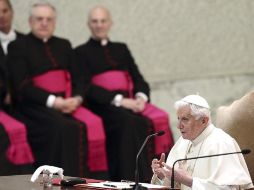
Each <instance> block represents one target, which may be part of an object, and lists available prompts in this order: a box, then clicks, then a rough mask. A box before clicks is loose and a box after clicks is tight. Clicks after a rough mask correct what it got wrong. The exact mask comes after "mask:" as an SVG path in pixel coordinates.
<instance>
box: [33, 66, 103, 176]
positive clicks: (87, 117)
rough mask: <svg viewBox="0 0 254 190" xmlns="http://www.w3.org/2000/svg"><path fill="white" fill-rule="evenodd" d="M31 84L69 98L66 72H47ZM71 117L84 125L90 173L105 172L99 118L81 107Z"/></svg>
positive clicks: (69, 92)
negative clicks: (62, 93) (63, 94)
mask: <svg viewBox="0 0 254 190" xmlns="http://www.w3.org/2000/svg"><path fill="white" fill-rule="evenodd" d="M33 83H34V85H35V86H37V87H39V88H42V89H44V90H46V91H48V92H50V93H61V92H64V93H65V97H66V98H68V97H70V96H71V78H70V75H69V73H68V72H67V71H63V70H52V71H48V72H46V73H43V74H41V75H39V76H36V77H34V78H33ZM72 116H73V117H74V118H75V119H77V120H79V121H81V122H83V123H85V124H86V129H87V141H88V167H89V169H90V171H105V170H107V169H108V166H107V158H106V137H105V133H104V127H103V123H102V120H101V118H100V117H98V116H97V115H95V114H94V113H92V112H91V111H89V110H88V109H86V108H85V107H82V106H80V107H79V108H77V109H76V110H75V111H74V112H73V113H72Z"/></svg>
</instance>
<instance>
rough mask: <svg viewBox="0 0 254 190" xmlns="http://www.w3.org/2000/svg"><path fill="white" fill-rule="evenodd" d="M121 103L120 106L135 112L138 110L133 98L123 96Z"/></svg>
mask: <svg viewBox="0 0 254 190" xmlns="http://www.w3.org/2000/svg"><path fill="white" fill-rule="evenodd" d="M121 105H122V107H124V108H126V109H129V110H132V111H133V112H135V113H137V112H138V111H139V108H138V106H137V102H136V100H135V99H131V98H123V99H122V102H121Z"/></svg>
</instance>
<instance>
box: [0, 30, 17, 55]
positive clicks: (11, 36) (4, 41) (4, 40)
mask: <svg viewBox="0 0 254 190" xmlns="http://www.w3.org/2000/svg"><path fill="white" fill-rule="evenodd" d="M16 37H17V34H16V33H15V32H14V30H13V29H11V30H10V32H9V33H8V34H5V33H3V32H1V31H0V41H1V45H2V48H3V51H4V54H5V55H6V54H7V53H8V52H7V51H8V49H7V47H8V44H9V43H10V42H12V41H14V40H15V39H16Z"/></svg>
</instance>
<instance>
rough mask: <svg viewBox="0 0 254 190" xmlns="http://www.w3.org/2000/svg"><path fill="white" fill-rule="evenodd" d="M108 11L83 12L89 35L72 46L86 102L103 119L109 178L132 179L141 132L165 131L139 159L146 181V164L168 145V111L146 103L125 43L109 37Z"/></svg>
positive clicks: (99, 8)
mask: <svg viewBox="0 0 254 190" xmlns="http://www.w3.org/2000/svg"><path fill="white" fill-rule="evenodd" d="M111 26H112V20H111V15H110V12H109V11H108V10H107V8H105V7H103V6H96V7H94V8H93V9H92V10H91V11H90V12H89V15H88V27H89V29H90V31H91V38H90V39H89V40H88V41H87V42H86V43H84V44H82V45H80V46H79V47H77V48H76V53H77V56H78V61H79V64H80V69H81V72H83V75H84V76H85V81H84V84H83V89H84V91H85V95H86V97H84V99H85V100H86V101H85V103H87V105H88V107H89V108H91V109H92V110H93V111H94V112H95V113H96V114H98V115H100V116H101V117H102V118H103V121H104V124H105V130H106V139H107V153H108V163H109V172H110V178H111V180H115V181H119V180H121V179H126V180H134V170H135V158H136V155H137V153H138V150H139V148H140V147H141V145H142V143H143V141H144V140H145V138H146V136H148V135H150V134H152V133H154V132H158V131H160V130H163V131H165V133H166V134H165V135H164V136H162V137H157V138H155V139H152V140H151V141H150V142H149V143H148V144H147V146H146V148H145V150H144V152H143V154H142V155H141V157H140V158H141V160H140V163H142V164H140V168H139V171H140V179H141V181H149V180H150V177H151V175H152V174H151V171H150V170H149V165H150V162H151V160H152V158H154V157H155V156H156V155H160V154H161V153H162V152H166V153H167V152H168V151H169V150H170V149H171V147H172V146H173V138H172V134H171V131H170V126H169V117H168V114H167V113H166V112H165V111H163V110H161V109H159V108H157V107H155V106H154V105H152V104H150V103H149V101H150V97H149V96H150V88H149V85H148V83H147V82H146V81H145V79H144V77H143V76H142V74H141V73H140V71H139V69H138V66H137V65H136V63H135V61H134V59H133V57H132V55H131V53H130V51H129V49H128V47H127V45H125V44H124V43H117V42H111V41H110V40H109V36H108V33H109V31H110V29H111Z"/></svg>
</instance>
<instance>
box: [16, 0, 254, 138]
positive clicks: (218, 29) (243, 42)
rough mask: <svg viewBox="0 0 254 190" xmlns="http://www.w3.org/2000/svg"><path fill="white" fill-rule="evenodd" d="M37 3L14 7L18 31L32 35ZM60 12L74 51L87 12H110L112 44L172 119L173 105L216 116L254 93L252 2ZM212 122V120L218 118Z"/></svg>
mask: <svg viewBox="0 0 254 190" xmlns="http://www.w3.org/2000/svg"><path fill="white" fill-rule="evenodd" d="M32 2H34V1H33V0H26V1H21V0H12V3H13V6H14V10H15V12H16V13H15V22H14V26H15V28H17V29H18V30H20V31H23V32H27V31H29V29H28V24H27V17H28V8H29V6H30V5H31V4H32ZM50 2H52V3H53V4H55V6H56V8H57V10H58V26H57V31H56V33H57V35H59V36H62V37H65V38H68V39H70V41H71V42H72V44H73V46H74V47H75V46H77V45H78V44H81V43H83V42H84V41H85V40H86V39H87V38H88V37H89V31H88V29H87V27H86V17H87V13H88V10H89V8H91V7H92V6H94V5H97V4H103V5H106V6H107V7H108V8H109V9H110V10H111V12H112V16H113V19H114V27H113V29H112V32H111V39H112V40H115V41H124V42H126V43H128V45H129V47H130V49H131V50H132V53H133V55H134V57H135V59H136V62H137V64H138V65H139V67H140V69H141V71H142V73H143V74H144V76H145V77H146V79H147V80H148V82H149V83H150V85H151V88H152V101H153V102H154V103H156V104H157V105H159V106H160V107H162V108H165V109H166V110H167V111H168V112H169V113H170V115H171V120H172V125H173V126H172V127H173V129H174V131H175V137H177V136H178V135H179V134H178V133H177V132H176V131H177V130H176V129H175V128H176V125H175V124H176V119H175V112H174V109H173V103H174V101H176V100H178V99H179V98H181V97H183V96H185V95H188V94H193V93H197V92H198V93H199V94H200V95H201V96H204V97H206V98H207V100H208V101H209V102H210V105H211V106H212V107H213V109H212V111H213V114H214V113H215V109H216V108H217V107H218V106H220V105H223V104H229V103H230V102H231V101H233V100H234V99H236V98H239V97H241V96H242V95H243V94H245V93H246V92H247V91H250V90H251V89H253V84H254V83H253V82H254V74H253V73H254V67H253V65H254V64H253V59H254V53H253V52H254V35H253V31H254V20H253V18H254V1H253V0H244V1H243V0H242V1H240V0H51V1H50ZM213 117H214V115H213Z"/></svg>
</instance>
